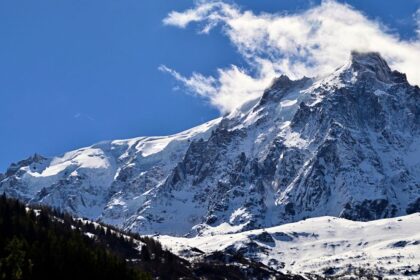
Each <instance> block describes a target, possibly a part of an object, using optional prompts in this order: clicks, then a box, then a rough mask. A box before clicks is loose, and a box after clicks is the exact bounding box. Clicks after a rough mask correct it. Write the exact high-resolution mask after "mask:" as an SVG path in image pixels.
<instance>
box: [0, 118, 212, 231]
mask: <svg viewBox="0 0 420 280" xmlns="http://www.w3.org/2000/svg"><path fill="white" fill-rule="evenodd" d="M219 121H220V120H219V119H216V120H214V121H211V122H208V123H205V124H203V125H200V126H198V127H195V128H193V129H190V130H187V131H184V132H181V133H179V134H175V135H171V136H164V137H139V138H134V139H129V140H115V141H109V142H102V143H99V144H96V145H93V146H91V147H86V148H82V149H79V150H76V151H71V152H68V153H65V154H64V155H62V156H58V157H54V158H44V157H42V156H40V155H37V154H35V155H34V156H32V157H30V158H28V159H26V160H23V161H21V162H19V163H17V164H12V165H11V167H10V168H9V169H8V170H7V172H6V174H5V175H4V176H5V178H4V179H3V180H2V181H1V182H0V189H1V190H2V191H5V192H6V193H7V194H8V195H10V196H13V197H16V198H20V199H22V200H24V201H27V202H31V203H41V204H48V205H51V206H54V207H58V208H60V209H61V210H65V211H68V212H70V213H72V214H75V215H76V216H80V217H86V218H89V219H93V220H96V219H101V220H103V221H105V222H108V223H110V224H115V225H117V226H121V225H122V224H121V223H122V222H123V221H124V220H125V219H128V218H129V217H130V216H131V215H134V214H135V211H136V210H137V209H138V208H139V207H140V206H141V204H143V202H144V200H145V198H144V197H143V194H145V193H151V192H153V189H154V188H156V187H157V186H158V185H159V184H160V183H161V182H162V181H163V180H164V179H165V178H166V176H167V175H166V174H167V173H168V172H169V171H170V170H171V169H172V168H173V167H174V166H175V164H176V162H177V161H179V160H180V159H181V158H182V156H183V154H184V153H185V151H186V149H187V148H188V145H189V143H190V142H191V141H194V140H195V139H201V138H206V137H208V134H209V132H210V131H211V129H212V128H213V127H214V126H215V125H217V123H218V122H219ZM115 213H117V215H118V217H117V218H116V219H115V216H114V214H115Z"/></svg>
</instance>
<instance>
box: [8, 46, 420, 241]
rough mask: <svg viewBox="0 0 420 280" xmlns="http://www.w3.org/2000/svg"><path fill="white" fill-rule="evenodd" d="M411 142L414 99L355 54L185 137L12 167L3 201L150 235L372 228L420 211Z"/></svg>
mask: <svg viewBox="0 0 420 280" xmlns="http://www.w3.org/2000/svg"><path fill="white" fill-rule="evenodd" d="M419 131H420V90H419V88H418V87H417V86H411V85H409V84H408V82H407V80H406V78H405V75H404V74H402V73H399V72H397V71H392V70H391V69H390V68H389V66H388V65H387V63H386V61H385V60H384V59H383V58H382V57H381V56H380V54H378V53H360V52H352V54H351V58H350V59H349V61H348V63H347V64H345V65H344V66H343V67H341V68H339V69H337V70H336V71H335V72H334V73H332V74H331V75H329V76H326V77H321V78H306V77H304V78H302V79H299V80H291V79H289V78H288V77H286V76H280V77H279V78H277V79H275V80H274V81H273V83H272V85H271V86H270V87H269V88H267V89H266V90H265V91H264V93H263V95H262V97H261V98H260V99H258V100H255V101H254V103H249V104H246V105H243V106H242V108H239V109H238V110H236V111H234V112H232V113H230V114H228V115H226V116H224V117H222V118H219V119H216V120H213V121H210V122H208V123H205V124H203V125H201V126H198V127H196V128H193V129H190V130H188V131H186V132H181V133H179V134H175V135H172V136H166V137H165V136H162V137H140V138H134V139H129V140H116V141H110V142H102V143H99V144H96V145H93V146H91V147H87V148H82V149H79V150H76V151H72V152H69V153H66V154H64V155H63V156H62V157H57V158H53V159H46V158H43V157H40V156H38V155H37V156H34V157H33V158H32V159H28V160H26V161H21V162H20V163H18V164H17V165H12V166H11V167H10V168H9V169H8V171H6V173H5V174H4V175H0V191H3V192H6V193H7V194H8V195H10V196H12V197H16V198H20V199H23V200H24V201H26V202H30V203H44V204H48V205H52V206H55V207H58V208H60V209H62V210H65V211H69V212H70V213H72V214H75V215H77V216H84V217H87V218H90V219H93V220H96V219H98V220H100V221H102V222H105V223H109V224H112V225H114V226H117V227H120V228H122V229H125V230H130V231H134V232H140V233H147V234H154V233H159V234H172V235H181V236H182V235H189V236H194V235H203V234H206V232H210V231H212V230H214V229H215V228H216V229H217V228H223V229H228V231H230V232H237V231H245V230H250V229H256V228H261V227H271V226H276V225H279V224H284V223H288V222H294V221H298V220H300V219H303V218H306V217H317V216H324V215H332V216H339V217H345V218H348V219H354V220H375V219H380V218H384V217H393V216H399V215H404V214H406V213H409V212H415V211H419V210H420V177H419V175H417V174H420V163H419V161H418V158H420V155H419V153H420V151H419V146H420V143H419V140H418V139H419Z"/></svg>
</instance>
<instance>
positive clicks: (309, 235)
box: [158, 213, 420, 279]
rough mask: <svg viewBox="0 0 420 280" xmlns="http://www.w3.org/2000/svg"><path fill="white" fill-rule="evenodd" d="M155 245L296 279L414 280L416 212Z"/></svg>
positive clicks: (419, 224)
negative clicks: (240, 261)
mask: <svg viewBox="0 0 420 280" xmlns="http://www.w3.org/2000/svg"><path fill="white" fill-rule="evenodd" d="M158 240H159V241H160V242H161V243H162V244H163V245H164V246H166V247H167V248H169V249H170V250H171V251H173V252H174V253H176V254H178V255H181V256H183V257H185V258H188V259H190V260H194V259H199V258H201V257H203V256H204V255H206V254H209V253H213V252H215V251H222V252H230V253H233V252H240V253H241V254H244V255H245V256H246V257H248V258H250V259H252V260H255V261H261V262H262V263H264V264H266V265H268V266H271V267H272V268H274V269H276V270H279V271H283V272H292V273H294V274H299V275H305V274H307V275H319V276H323V277H325V276H330V277H334V276H335V277H337V278H335V279H361V278H359V277H361V275H363V274H369V273H370V274H372V275H374V276H376V277H378V278H375V279H379V277H381V276H382V277H384V278H385V279H419V278H420V214H419V213H416V214H411V215H408V216H403V217H399V218H391V219H382V220H377V221H370V222H353V221H349V220H346V219H340V218H336V217H320V218H311V219H307V220H304V221H300V222H297V223H291V224H286V225H281V226H277V227H272V228H266V229H258V230H251V231H245V232H241V233H232V234H225V233H223V231H220V232H217V231H216V230H214V231H213V232H212V234H209V235H206V236H198V237H193V238H185V237H172V236H159V237H158ZM197 249H198V250H197ZM200 251H201V252H200ZM351 277H353V278H351ZM308 278H309V279H311V278H313V279H316V278H315V277H309V276H308ZM366 279H371V278H366Z"/></svg>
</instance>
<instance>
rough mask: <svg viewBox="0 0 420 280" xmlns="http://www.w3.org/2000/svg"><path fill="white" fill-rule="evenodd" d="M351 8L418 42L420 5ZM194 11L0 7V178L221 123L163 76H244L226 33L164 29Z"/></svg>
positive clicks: (303, 6)
mask: <svg viewBox="0 0 420 280" xmlns="http://www.w3.org/2000/svg"><path fill="white" fill-rule="evenodd" d="M229 3H232V2H231V1H229ZM235 3H236V4H238V5H239V6H240V7H241V8H242V9H245V10H251V11H253V12H254V13H256V14H258V13H260V12H268V13H294V12H301V11H305V10H307V9H309V8H310V7H313V6H314V5H317V4H318V3H319V1H307V0H288V1H286V0H283V1H275V0H270V1H269V0H261V1H252V0H249V1H239V0H238V1H236V2H235ZM347 3H349V4H350V5H352V6H353V7H354V8H355V9H357V10H360V11H361V12H362V13H363V14H364V15H366V16H367V17H368V18H369V19H372V20H376V21H380V22H382V23H384V24H385V25H386V26H387V28H388V29H389V30H388V31H389V32H391V33H396V34H398V35H399V36H400V37H401V38H402V39H404V40H414V38H415V37H416V32H415V29H416V20H415V17H414V16H413V15H414V14H415V12H416V11H417V10H418V9H419V8H420V2H419V1H417V0H405V1H383V0H368V1H366V0H359V1H347ZM192 7H194V4H193V2H192V1H184V0H182V1H181V0H177V1H169V0H166V1H163V0H153V1H137V0H128V1H115V0H112V1H111V0H97V1H96V0H91V1H81V0H71V1H70V0H63V1H56V0H48V1H47V0H38V1H30V0H26V1H11V0H10V1H1V2H0V98H1V110H0V131H1V137H0V172H1V171H4V170H5V169H6V168H7V166H8V165H9V164H10V163H11V162H16V161H18V160H20V159H23V158H26V157H28V156H29V155H31V154H33V153H35V152H37V153H40V154H43V155H46V156H53V155H57V154H60V153H63V152H65V151H68V150H71V149H75V148H79V147H83V146H87V145H91V144H93V143H95V142H98V141H101V140H107V139H124V138H130V137H136V136H142V135H165V134H170V133H174V132H178V131H181V130H184V129H187V128H190V127H192V126H194V125H197V124H200V123H202V122H204V121H207V120H210V119H212V118H215V117H217V116H218V115H219V114H220V113H219V110H218V109H217V108H215V107H214V106H211V104H210V103H209V101H208V100H207V99H203V98H197V97H195V96H194V94H193V93H191V92H189V93H187V94H186V92H187V89H186V88H185V87H182V86H180V83H179V82H178V81H177V80H176V79H174V78H173V77H172V76H171V75H168V74H167V73H164V72H162V71H159V70H158V68H159V66H160V65H167V66H168V67H171V69H176V71H177V72H179V73H182V74H184V75H191V74H192V73H193V72H197V73H202V74H203V75H207V76H209V75H216V71H217V69H218V68H226V67H229V65H231V64H234V65H237V66H239V67H247V62H246V61H245V60H244V58H243V56H241V55H240V54H239V53H238V50H237V48H236V47H235V45H234V44H233V43H232V41H230V40H229V39H228V38H227V37H226V36H224V35H223V32H210V33H209V34H208V35H200V34H197V32H196V31H197V27H196V26H192V27H188V28H185V29H183V28H176V27H174V26H168V25H164V24H163V23H162V20H163V19H164V18H166V17H167V16H168V14H169V13H170V12H171V11H174V10H175V11H184V10H186V9H189V8H192ZM219 31H220V30H219Z"/></svg>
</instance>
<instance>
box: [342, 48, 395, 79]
mask: <svg viewBox="0 0 420 280" xmlns="http://www.w3.org/2000/svg"><path fill="white" fill-rule="evenodd" d="M350 62H351V64H350V68H351V69H353V70H354V71H356V72H359V73H364V74H367V75H369V76H372V74H373V75H374V77H375V78H376V79H378V80H380V81H381V82H393V81H394V79H393V77H392V70H391V68H390V67H389V66H388V63H387V62H386V61H385V59H384V58H383V57H382V56H381V55H380V54H379V53H378V52H359V51H352V52H351V58H350Z"/></svg>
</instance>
